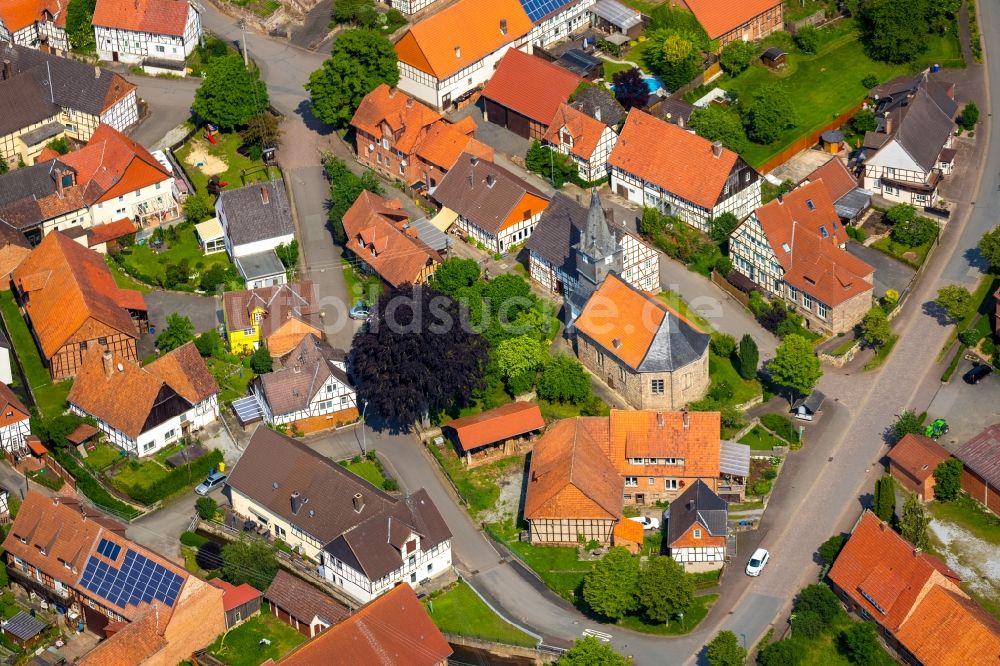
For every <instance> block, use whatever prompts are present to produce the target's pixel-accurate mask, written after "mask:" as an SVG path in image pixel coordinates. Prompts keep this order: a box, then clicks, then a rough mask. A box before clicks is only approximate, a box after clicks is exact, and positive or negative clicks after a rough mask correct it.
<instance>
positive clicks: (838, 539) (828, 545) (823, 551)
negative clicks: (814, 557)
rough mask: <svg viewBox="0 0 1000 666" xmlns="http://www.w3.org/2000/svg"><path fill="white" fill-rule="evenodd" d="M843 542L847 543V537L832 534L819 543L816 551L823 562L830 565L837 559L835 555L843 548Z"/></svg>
mask: <svg viewBox="0 0 1000 666" xmlns="http://www.w3.org/2000/svg"><path fill="white" fill-rule="evenodd" d="M845 543H847V539H846V538H845V537H844V535H843V534H834V535H833V536H832V537H830V538H829V539H827V540H826V541H824V542H823V543H822V544H820V547H819V550H818V551H817V553H818V554H819V557H820V559H821V560H823V563H824V564H826V565H831V564H833V561H834V560H835V559H837V555H840V551H841V550H842V549H843V547H844V544H845Z"/></svg>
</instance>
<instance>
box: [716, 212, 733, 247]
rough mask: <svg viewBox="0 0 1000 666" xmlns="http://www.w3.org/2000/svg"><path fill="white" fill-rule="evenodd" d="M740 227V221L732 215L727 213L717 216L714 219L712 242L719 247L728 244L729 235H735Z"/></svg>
mask: <svg viewBox="0 0 1000 666" xmlns="http://www.w3.org/2000/svg"><path fill="white" fill-rule="evenodd" d="M738 226H740V220H739V218H738V217H736V216H735V215H733V214H732V213H730V212H728V211H726V212H725V213H722V214H720V215H716V216H715V217H714V218H713V219H712V240H713V241H715V242H716V244H718V245H726V244H728V243H729V234H731V233H733V232H734V231H735V230H736V227H738Z"/></svg>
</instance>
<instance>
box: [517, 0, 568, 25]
mask: <svg viewBox="0 0 1000 666" xmlns="http://www.w3.org/2000/svg"><path fill="white" fill-rule="evenodd" d="M569 2H570V0H521V7H523V8H524V13H525V14H527V15H528V18H529V19H531V22H532V23H534V22H535V21H537V20H538V19H540V18H542V17H543V16H546V15H547V14H551V13H552V12H554V11H555V10H557V9H559V8H560V7H562V6H563V5H565V4H569Z"/></svg>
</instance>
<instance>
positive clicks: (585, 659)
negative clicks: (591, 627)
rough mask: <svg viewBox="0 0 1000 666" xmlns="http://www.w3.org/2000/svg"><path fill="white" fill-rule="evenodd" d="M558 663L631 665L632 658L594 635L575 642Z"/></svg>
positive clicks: (569, 664) (575, 665)
mask: <svg viewBox="0 0 1000 666" xmlns="http://www.w3.org/2000/svg"><path fill="white" fill-rule="evenodd" d="M556 663H557V664H558V665H559V666H631V664H632V660H631V659H628V658H626V657H623V656H621V655H620V654H618V653H617V652H615V650H614V648H612V647H611V646H610V645H607V644H605V643H602V642H600V641H599V640H597V639H596V638H594V637H593V636H584V637H583V638H580V639H578V640H577V641H576V642H575V643H573V647H571V648H570V649H569V650H567V651H566V652H564V653H563V655H562V656H561V657H559V661H558V662H556Z"/></svg>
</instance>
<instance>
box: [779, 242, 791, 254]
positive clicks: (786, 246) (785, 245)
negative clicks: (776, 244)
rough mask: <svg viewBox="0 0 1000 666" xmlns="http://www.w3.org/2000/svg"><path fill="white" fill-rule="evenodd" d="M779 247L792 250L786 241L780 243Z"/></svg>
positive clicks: (787, 250)
mask: <svg viewBox="0 0 1000 666" xmlns="http://www.w3.org/2000/svg"><path fill="white" fill-rule="evenodd" d="M781 249H782V250H784V251H785V252H791V251H792V248H791V247H789V245H788V243H782V244H781Z"/></svg>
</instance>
